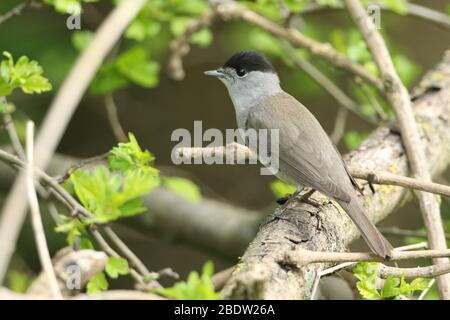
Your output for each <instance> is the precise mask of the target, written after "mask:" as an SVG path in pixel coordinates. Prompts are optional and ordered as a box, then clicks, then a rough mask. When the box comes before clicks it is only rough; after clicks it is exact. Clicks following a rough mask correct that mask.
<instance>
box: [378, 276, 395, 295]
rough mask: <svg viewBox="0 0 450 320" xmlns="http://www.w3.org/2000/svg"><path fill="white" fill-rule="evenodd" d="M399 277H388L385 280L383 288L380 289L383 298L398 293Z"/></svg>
mask: <svg viewBox="0 0 450 320" xmlns="http://www.w3.org/2000/svg"><path fill="white" fill-rule="evenodd" d="M399 285H400V278H395V277H388V278H387V279H386V280H385V282H384V286H383V289H382V290H381V296H382V297H383V298H393V297H397V296H398V295H399V294H400V289H399Z"/></svg>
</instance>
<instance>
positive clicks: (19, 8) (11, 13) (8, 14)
mask: <svg viewBox="0 0 450 320" xmlns="http://www.w3.org/2000/svg"><path fill="white" fill-rule="evenodd" d="M32 3H33V1H32V0H26V1H24V2H22V3H19V4H18V5H17V6H15V7H14V8H12V9H11V10H9V11H8V12H6V13H4V14H2V15H1V16H0V24H2V23H4V22H5V21H6V20H9V19H10V18H12V17H14V16H18V15H20V14H21V13H22V11H23V10H25V9H26V8H28V7H30V6H31V4H32Z"/></svg>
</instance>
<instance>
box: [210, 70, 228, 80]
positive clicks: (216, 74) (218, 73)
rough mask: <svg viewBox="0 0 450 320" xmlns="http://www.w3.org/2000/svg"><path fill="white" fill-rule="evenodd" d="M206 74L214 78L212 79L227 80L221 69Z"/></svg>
mask: <svg viewBox="0 0 450 320" xmlns="http://www.w3.org/2000/svg"><path fill="white" fill-rule="evenodd" d="M205 74H206V75H207V76H212V77H216V78H225V74H224V73H223V71H222V70H220V69H218V70H209V71H205Z"/></svg>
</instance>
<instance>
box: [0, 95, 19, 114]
mask: <svg viewBox="0 0 450 320" xmlns="http://www.w3.org/2000/svg"><path fill="white" fill-rule="evenodd" d="M0 96H1V93H0ZM15 110H16V106H15V105H14V104H13V103H10V102H6V103H5V102H0V114H5V113H13V112H14V111H15Z"/></svg>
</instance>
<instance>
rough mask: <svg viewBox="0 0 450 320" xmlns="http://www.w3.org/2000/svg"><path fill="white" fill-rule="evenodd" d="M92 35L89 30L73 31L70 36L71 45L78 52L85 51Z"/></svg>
mask: <svg viewBox="0 0 450 320" xmlns="http://www.w3.org/2000/svg"><path fill="white" fill-rule="evenodd" d="M93 37H94V33H93V32H92V31H89V30H85V31H75V32H74V33H73V34H72V44H73V46H74V47H75V48H76V49H77V50H78V51H80V52H81V51H83V50H84V49H86V48H87V47H88V46H89V44H90V43H91V41H92V38H93Z"/></svg>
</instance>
